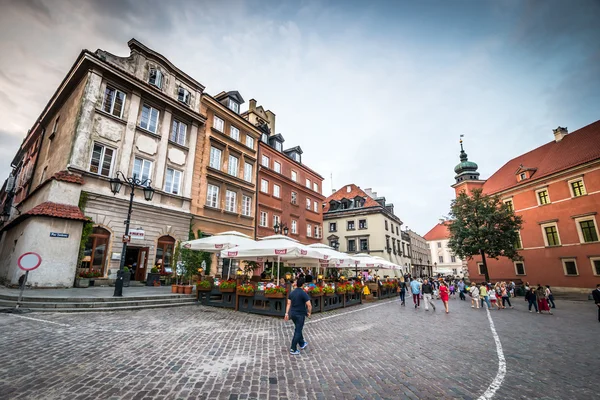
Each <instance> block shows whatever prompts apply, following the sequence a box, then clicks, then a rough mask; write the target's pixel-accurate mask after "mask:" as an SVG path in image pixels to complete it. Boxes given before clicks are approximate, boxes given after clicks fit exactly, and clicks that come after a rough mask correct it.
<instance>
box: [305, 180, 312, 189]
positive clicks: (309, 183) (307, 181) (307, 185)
mask: <svg viewBox="0 0 600 400" xmlns="http://www.w3.org/2000/svg"><path fill="white" fill-rule="evenodd" d="M310 185H311V182H310V179H308V178H306V187H307V188H309V189H310Z"/></svg>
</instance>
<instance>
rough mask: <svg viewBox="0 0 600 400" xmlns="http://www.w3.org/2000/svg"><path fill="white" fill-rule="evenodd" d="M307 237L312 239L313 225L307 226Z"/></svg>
mask: <svg viewBox="0 0 600 400" xmlns="http://www.w3.org/2000/svg"><path fill="white" fill-rule="evenodd" d="M306 237H312V225H311V224H306Z"/></svg>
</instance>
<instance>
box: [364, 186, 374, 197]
mask: <svg viewBox="0 0 600 400" xmlns="http://www.w3.org/2000/svg"><path fill="white" fill-rule="evenodd" d="M364 192H365V193H366V195H367V196H369V197H373V189H371V188H366V189H365V190H364Z"/></svg>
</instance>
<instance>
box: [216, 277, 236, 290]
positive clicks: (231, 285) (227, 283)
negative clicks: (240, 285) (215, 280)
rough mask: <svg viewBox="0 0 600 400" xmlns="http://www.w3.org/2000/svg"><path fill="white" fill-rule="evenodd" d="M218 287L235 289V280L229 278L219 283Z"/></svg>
mask: <svg viewBox="0 0 600 400" xmlns="http://www.w3.org/2000/svg"><path fill="white" fill-rule="evenodd" d="M219 289H235V280H233V279H229V280H227V281H222V282H221V283H219Z"/></svg>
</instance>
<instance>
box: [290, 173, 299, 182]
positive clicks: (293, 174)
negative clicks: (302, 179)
mask: <svg viewBox="0 0 600 400" xmlns="http://www.w3.org/2000/svg"><path fill="white" fill-rule="evenodd" d="M291 175H292V180H293V181H294V182H298V173H297V172H296V171H292V174H291Z"/></svg>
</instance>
